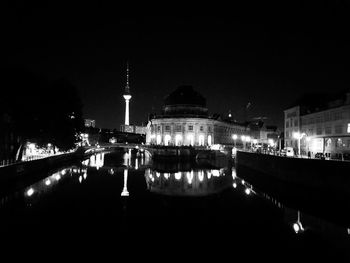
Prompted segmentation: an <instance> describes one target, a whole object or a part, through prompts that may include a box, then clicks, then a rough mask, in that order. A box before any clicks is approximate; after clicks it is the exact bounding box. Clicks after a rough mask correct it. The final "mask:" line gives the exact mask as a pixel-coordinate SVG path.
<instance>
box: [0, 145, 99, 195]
mask: <svg viewBox="0 0 350 263" xmlns="http://www.w3.org/2000/svg"><path fill="white" fill-rule="evenodd" d="M101 150H103V149H101ZM101 150H99V151H101ZM95 153H96V151H89V152H86V151H85V149H83V148H81V149H78V150H76V151H74V152H71V153H67V154H60V155H57V156H51V157H47V158H42V159H37V160H33V161H27V162H20V163H15V164H12V165H8V166H4V167H1V168H0V195H4V194H6V193H9V192H11V191H14V190H16V189H20V188H21V187H23V186H24V185H26V184H28V183H33V182H35V181H37V180H40V179H42V178H43V177H45V175H46V174H48V173H49V172H50V171H53V170H55V169H58V168H61V167H64V166H69V165H72V164H75V163H79V162H81V161H82V160H83V159H84V158H87V157H88V156H90V155H92V154H95Z"/></svg>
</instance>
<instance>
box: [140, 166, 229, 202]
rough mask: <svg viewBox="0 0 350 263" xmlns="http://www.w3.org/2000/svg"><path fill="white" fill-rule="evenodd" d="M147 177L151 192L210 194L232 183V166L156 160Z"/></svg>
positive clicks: (148, 170)
mask: <svg viewBox="0 0 350 263" xmlns="http://www.w3.org/2000/svg"><path fill="white" fill-rule="evenodd" d="M191 167H192V169H191ZM193 168H194V169H193ZM145 178H146V182H147V186H148V189H149V190H150V191H151V192H154V193H158V194H164V195H175V196H177V195H180V196H181V195H184V196H201V195H209V194H213V193H217V192H220V191H222V190H224V189H227V188H229V187H230V186H231V185H232V176H231V168H230V167H225V168H216V169H212V168H211V167H210V166H209V167H201V165H198V163H197V165H195V164H193V163H190V162H170V163H166V162H154V163H153V164H152V166H151V167H150V168H147V169H146V170H145Z"/></svg>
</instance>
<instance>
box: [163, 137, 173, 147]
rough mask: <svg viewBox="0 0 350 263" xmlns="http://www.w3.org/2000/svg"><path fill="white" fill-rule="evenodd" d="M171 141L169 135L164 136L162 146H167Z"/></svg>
mask: <svg viewBox="0 0 350 263" xmlns="http://www.w3.org/2000/svg"><path fill="white" fill-rule="evenodd" d="M170 141H171V136H170V135H169V134H167V135H165V136H164V145H165V146H168V145H169V142H170Z"/></svg>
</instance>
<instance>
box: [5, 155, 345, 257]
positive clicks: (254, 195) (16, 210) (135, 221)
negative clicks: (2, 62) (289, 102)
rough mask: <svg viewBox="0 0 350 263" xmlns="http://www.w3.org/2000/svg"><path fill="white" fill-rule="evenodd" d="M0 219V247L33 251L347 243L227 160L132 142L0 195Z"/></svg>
mask: <svg viewBox="0 0 350 263" xmlns="http://www.w3.org/2000/svg"><path fill="white" fill-rule="evenodd" d="M0 224H1V231H0V234H1V238H2V243H3V244H2V246H1V249H2V251H6V250H8V249H14V248H15V250H16V251H22V249H29V251H30V253H31V254H29V255H30V257H34V258H36V259H42V257H43V256H40V255H41V254H42V255H43V254H44V253H48V254H52V253H53V254H54V255H57V256H62V255H66V254H68V252H70V253H74V254H76V255H81V256H86V257H89V255H90V254H97V255H99V258H100V259H101V258H102V257H103V256H106V255H108V256H112V257H113V258H115V259H121V258H122V257H123V256H125V257H126V258H129V259H131V258H133V257H137V256H140V257H141V258H144V259H154V260H157V259H158V260H161V261H163V260H164V259H168V258H172V259H179V260H185V259H194V260H199V259H206V258H208V257H214V258H215V259H217V260H218V259H219V260H220V259H223V260H224V259H225V258H227V257H228V259H231V260H234V259H243V260H246V261H250V260H264V259H267V260H270V261H271V260H272V261H276V262H277V261H278V262H286V261H293V262H295V261H296V260H301V259H303V260H305V259H308V260H320V259H325V260H327V261H328V260H329V261H330V260H337V262H340V261H342V260H344V262H346V261H347V260H348V259H349V252H350V246H349V240H350V230H348V229H347V228H346V227H344V226H338V225H335V224H332V223H329V222H327V221H325V220H323V219H320V218H317V217H314V216H312V215H309V214H305V213H303V211H299V210H298V209H291V208H288V207H285V206H284V205H283V204H282V203H281V202H279V201H278V200H276V199H275V198H272V197H271V196H269V195H268V194H266V193H263V192H260V191H259V190H258V189H256V188H255V187H254V186H252V185H250V184H249V183H248V182H245V181H244V180H242V179H241V177H240V176H239V175H238V174H236V170H235V168H234V167H232V164H231V163H230V162H229V161H227V160H220V161H219V160H218V161H216V162H211V163H210V162H206V161H202V162H200V163H196V162H194V163H176V162H175V163H174V162H172V163H169V162H168V163H166V162H157V163H155V162H152V160H150V158H149V157H148V155H147V154H144V153H141V152H132V151H131V150H129V151H126V152H123V151H121V152H114V153H102V154H97V155H93V156H91V157H90V158H89V159H87V160H85V161H83V162H82V163H81V164H77V165H74V166H71V167H64V168H62V169H60V170H59V171H56V172H54V173H52V174H50V175H48V176H47V177H46V178H44V179H43V180H41V181H39V182H36V183H34V184H33V185H31V186H28V187H26V188H25V189H22V190H21V191H18V192H16V193H13V194H12V195H8V196H5V197H2V199H1V203H0ZM302 230H304V231H302ZM29 255H28V256H29ZM164 256H165V257H166V258H164Z"/></svg>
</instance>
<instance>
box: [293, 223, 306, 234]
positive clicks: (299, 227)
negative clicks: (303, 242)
mask: <svg viewBox="0 0 350 263" xmlns="http://www.w3.org/2000/svg"><path fill="white" fill-rule="evenodd" d="M293 229H294V232H295V233H296V234H298V233H299V232H301V231H303V230H304V229H303V226H302V225H301V223H300V222H296V223H294V224H293Z"/></svg>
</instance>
